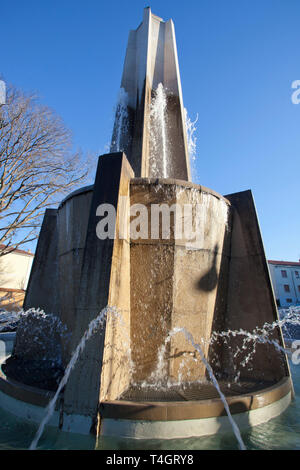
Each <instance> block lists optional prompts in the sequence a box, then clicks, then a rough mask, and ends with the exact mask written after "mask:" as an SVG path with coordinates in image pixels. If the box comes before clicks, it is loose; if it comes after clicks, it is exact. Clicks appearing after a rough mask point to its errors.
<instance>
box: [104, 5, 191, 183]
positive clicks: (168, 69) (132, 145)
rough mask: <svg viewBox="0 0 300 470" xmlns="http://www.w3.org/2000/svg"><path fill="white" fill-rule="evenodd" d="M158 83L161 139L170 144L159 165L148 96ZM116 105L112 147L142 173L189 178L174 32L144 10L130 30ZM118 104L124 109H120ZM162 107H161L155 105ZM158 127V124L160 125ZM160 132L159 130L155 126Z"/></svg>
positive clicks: (159, 153)
mask: <svg viewBox="0 0 300 470" xmlns="http://www.w3.org/2000/svg"><path fill="white" fill-rule="evenodd" d="M159 84H162V86H163V88H164V93H165V99H166V111H165V140H166V145H167V146H168V144H170V149H169V150H166V151H167V154H168V155H167V156H166V158H167V160H168V162H167V163H165V166H166V168H165V169H163V166H164V164H163V162H162V159H163V152H162V148H163V145H162V143H161V142H155V140H156V138H153V136H151V126H152V125H153V119H152V118H151V100H153V99H154V98H155V96H156V94H157V88H158V85H159ZM121 88H122V89H123V91H124V92H125V95H122V103H119V107H118V108H117V113H116V119H115V125H114V131H113V136H112V143H111V151H120V150H122V151H124V152H125V153H126V155H127V158H128V160H129V162H130V164H131V166H132V168H133V170H134V173H135V175H136V176H137V177H138V176H141V177H160V178H178V179H181V180H187V181H189V180H190V163H189V157H188V147H187V136H186V124H185V112H184V107H183V100H182V90H181V81H180V74H179V66H178V57H177V48H176V40H175V30H174V24H173V22H172V20H169V21H167V22H164V21H163V20H162V19H161V18H159V17H158V16H156V15H153V14H152V13H151V10H150V8H149V7H148V8H145V9H144V17H143V21H142V23H141V24H140V26H139V27H138V28H137V29H136V30H134V31H130V33H129V39H128V45H127V51H126V57H125V63H124V69H123V76H122V81H121ZM120 107H121V108H123V109H120ZM160 111H162V109H160ZM158 127H159V128H161V125H160V123H158ZM160 130H161V129H160Z"/></svg>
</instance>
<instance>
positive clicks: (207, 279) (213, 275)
mask: <svg viewBox="0 0 300 470" xmlns="http://www.w3.org/2000/svg"><path fill="white" fill-rule="evenodd" d="M218 251H219V244H218V243H216V245H215V247H214V257H213V261H212V265H211V268H210V269H209V270H208V271H207V273H205V274H204V276H202V277H201V279H200V280H199V281H198V282H197V288H198V289H199V290H203V291H204V292H210V291H212V290H214V289H215V288H216V286H217V284H218V273H217V269H216V264H217V256H218Z"/></svg>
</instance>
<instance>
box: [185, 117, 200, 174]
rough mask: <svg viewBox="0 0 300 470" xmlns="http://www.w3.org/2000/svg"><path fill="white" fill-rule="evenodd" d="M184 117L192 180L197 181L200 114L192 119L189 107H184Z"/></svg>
mask: <svg viewBox="0 0 300 470" xmlns="http://www.w3.org/2000/svg"><path fill="white" fill-rule="evenodd" d="M184 118H185V129H186V136H187V146H188V154H189V157H190V162H191V170H192V181H194V182H195V183H196V182H197V180H198V177H197V170H196V157H197V138H196V135H195V133H196V130H197V127H196V122H197V121H198V114H197V117H196V119H195V121H192V120H191V118H190V117H189V116H188V112H187V109H186V108H184Z"/></svg>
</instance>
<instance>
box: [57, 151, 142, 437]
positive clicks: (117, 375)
mask: <svg viewBox="0 0 300 470" xmlns="http://www.w3.org/2000/svg"><path fill="white" fill-rule="evenodd" d="M133 176H134V174H133V172H132V169H131V167H130V165H129V163H128V161H127V159H126V157H125V155H124V154H122V153H117V154H109V155H104V156H102V157H100V158H99V162H98V168H97V174H96V180H95V185H94V192H93V198H92V203H91V210H90V215H89V221H88V229H87V238H86V243H85V248H84V253H83V262H82V269H81V278H80V287H79V293H78V297H77V299H78V301H77V308H76V311H75V317H76V321H75V322H74V331H73V337H72V346H73V349H75V347H76V346H77V344H78V343H79V341H80V339H81V338H82V336H83V334H84V333H85V331H86V329H87V327H88V325H89V323H90V322H91V321H92V320H93V319H95V318H96V317H97V316H98V315H99V314H100V312H101V311H102V309H104V308H105V307H106V306H112V307H115V308H116V309H117V310H118V311H119V312H120V314H121V316H122V317H121V319H118V318H115V317H113V315H112V316H109V317H108V320H107V322H106V326H105V327H103V328H102V329H100V330H99V331H97V332H96V333H95V334H94V335H93V336H92V337H91V338H90V340H89V341H88V342H87V344H86V346H85V349H84V351H83V353H82V355H81V356H80V358H79V360H78V361H77V363H76V365H75V368H74V369H73V371H72V373H71V375H70V378H69V380H68V383H67V385H66V389H65V393H64V412H65V414H64V429H68V426H72V424H71V422H72V420H73V418H74V415H75V416H76V415H81V416H86V418H87V422H88V423H89V424H90V425H92V422H93V420H94V419H95V418H96V416H97V407H98V403H99V399H100V394H101V389H102V395H104V396H106V397H107V396H108V397H109V398H111V399H112V398H115V396H116V395H118V394H120V393H121V392H122V391H123V390H124V389H125V388H126V387H127V386H128V381H129V377H128V374H129V366H128V362H127V361H128V355H127V350H128V347H129V345H128V343H127V342H126V338H127V337H128V335H129V325H128V322H129V310H130V278H129V266H130V264H129V239H128V236H127V237H125V238H120V237H119V236H118V228H119V226H120V224H121V223H123V219H124V212H123V213H122V210H120V207H121V206H122V203H121V200H120V198H121V196H123V197H125V199H126V198H128V196H129V181H130V179H131V178H132V177H133ZM102 204H109V205H110V208H113V209H114V210H115V211H116V223H115V226H114V229H113V234H112V236H110V238H105V239H100V238H99V233H98V235H97V233H96V227H97V224H98V223H99V221H100V220H101V219H99V207H102ZM97 209H98V215H97ZM108 210H110V209H108ZM101 214H102V216H103V215H104V213H101ZM125 228H126V227H125ZM122 328H123V329H122ZM104 350H105V352H104ZM103 368H105V374H104V373H103ZM102 375H104V376H105V378H104V379H103V383H102V379H101V377H102ZM113 380H114V383H112V381H113ZM71 414H72V416H70V415H71ZM68 415H69V419H68ZM70 420H71V421H70Z"/></svg>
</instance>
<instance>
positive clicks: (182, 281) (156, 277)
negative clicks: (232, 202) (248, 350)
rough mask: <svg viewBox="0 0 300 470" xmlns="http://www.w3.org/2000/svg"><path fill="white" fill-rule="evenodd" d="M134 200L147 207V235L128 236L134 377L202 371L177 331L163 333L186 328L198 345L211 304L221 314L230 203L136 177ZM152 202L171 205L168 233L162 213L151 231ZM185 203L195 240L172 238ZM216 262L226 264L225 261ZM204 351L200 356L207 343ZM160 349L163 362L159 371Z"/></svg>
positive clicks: (174, 377)
mask: <svg viewBox="0 0 300 470" xmlns="http://www.w3.org/2000/svg"><path fill="white" fill-rule="evenodd" d="M135 203H140V204H145V206H146V207H147V210H148V234H149V238H147V237H144V238H140V239H137V240H134V239H132V238H131V252H130V256H131V258H130V261H131V265H130V269H131V350H132V360H133V363H134V365H135V368H134V376H133V379H134V381H135V382H141V381H144V380H147V381H150V382H151V381H154V382H155V381H160V380H162V381H163V380H167V379H168V378H169V379H170V380H171V381H173V382H178V381H180V380H181V381H189V380H196V379H200V378H203V377H204V373H205V368H204V366H203V364H202V363H201V360H200V356H199V354H198V353H197V352H196V351H195V349H194V347H193V346H192V345H191V344H190V343H189V342H188V341H187V340H186V339H185V337H184V335H183V334H182V333H180V334H177V335H175V336H173V337H172V338H171V340H170V341H167V342H166V338H167V335H168V333H169V332H170V331H171V330H172V329H173V328H177V327H178V328H185V329H186V330H187V331H188V332H190V333H192V335H193V337H194V339H195V341H197V342H200V344H201V339H204V340H207V339H208V338H209V337H210V334H211V330H212V326H213V322H214V317H215V313H216V311H217V309H220V310H221V311H220V312H219V313H218V314H220V315H221V313H224V303H221V301H220V299H218V303H217V291H218V283H219V277H220V269H221V263H222V262H224V258H226V259H228V256H229V252H228V242H227V239H226V234H227V223H228V206H229V203H228V202H226V201H225V200H224V198H222V197H221V196H217V195H216V193H214V192H210V191H209V190H207V189H203V188H202V187H201V186H195V185H189V184H188V183H185V184H183V185H180V181H174V180H173V181H172V180H158V181H156V182H154V180H147V179H142V178H141V179H134V180H133V181H132V182H131V204H135ZM153 204H166V205H168V206H172V205H173V204H177V208H176V210H177V211H176V212H175V215H174V216H172V217H171V218H170V221H171V230H170V237H169V238H163V234H162V231H161V224H162V220H163V219H162V218H161V219H160V223H159V227H160V231H159V237H158V238H152V237H151V234H152V232H151V229H152V225H151V223H152V222H154V220H151V216H150V209H151V205H153ZM188 204H189V205H190V206H192V207H193V216H192V229H193V230H194V231H195V233H196V239H192V238H191V239H190V240H188V238H187V237H186V235H185V234H184V233H183V234H182V236H181V237H179V238H178V234H177V232H176V224H178V221H179V222H180V221H181V220H182V215H183V210H184V206H185V205H188ZM196 207H198V210H199V213H198V215H197V217H196V212H195V211H196ZM180 208H181V210H182V211H181V212H180ZM197 221H198V222H197ZM224 240H226V243H225V241H224ZM222 269H223V271H225V267H224V263H223V265H222ZM226 274H227V273H226ZM222 276H224V274H223V273H222ZM225 276H226V275H225ZM222 279H223V277H222ZM203 350H204V353H205V354H206V355H207V353H208V345H207V344H204V345H203ZM159 352H161V354H162V356H161V357H162V358H163V361H162V363H161V364H163V367H161V368H160V369H159V370H158V369H157V368H158V362H159V359H158V353H159ZM156 369H157V370H156ZM151 374H152V376H151Z"/></svg>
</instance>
